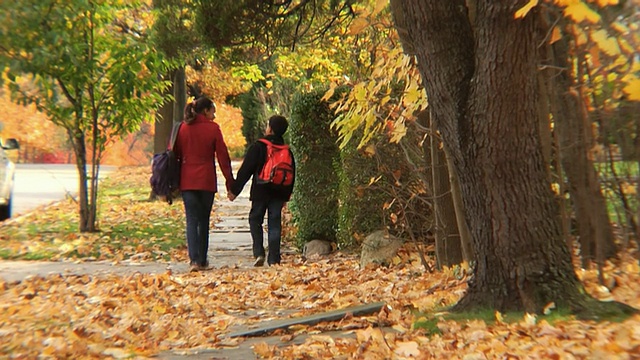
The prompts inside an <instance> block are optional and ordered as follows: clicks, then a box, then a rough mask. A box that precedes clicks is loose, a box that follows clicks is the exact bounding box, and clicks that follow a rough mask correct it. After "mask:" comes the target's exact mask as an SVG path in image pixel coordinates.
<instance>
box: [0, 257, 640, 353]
mask: <svg viewBox="0 0 640 360" xmlns="http://www.w3.org/2000/svg"><path fill="white" fill-rule="evenodd" d="M608 270H609V272H610V273H612V274H615V275H613V276H614V277H615V279H616V283H617V284H618V285H617V287H616V288H615V289H614V290H613V292H612V293H609V292H608V291H605V290H604V289H602V288H600V287H599V286H597V283H596V274H595V272H594V271H585V272H581V273H580V274H581V277H582V279H583V280H584V281H585V283H586V285H587V289H588V290H589V292H590V293H592V294H594V295H595V296H597V297H599V298H601V299H611V298H613V299H616V300H619V301H623V302H626V303H628V304H630V305H632V306H635V307H640V296H639V295H640V269H639V268H638V265H637V263H635V262H628V263H625V264H623V265H622V266H621V267H618V268H617V269H616V270H614V269H608ZM464 289H465V285H464V281H459V280H456V279H455V277H454V276H453V274H452V273H451V272H443V273H434V274H429V273H425V272H424V271H423V269H422V267H421V266H420V262H419V260H418V259H417V258H416V257H414V256H411V255H407V254H403V255H402V257H401V261H398V265H396V266H393V267H391V268H373V267H371V268H366V269H364V270H360V269H359V268H358V261H357V259H356V258H354V257H349V256H344V255H339V256H336V257H333V258H331V259H327V260H322V261H318V262H314V263H303V262H302V261H301V260H300V259H299V258H297V257H295V256H286V257H285V258H284V262H283V265H282V266H279V267H275V268H258V269H249V270H242V269H235V268H224V269H216V270H212V271H208V272H205V273H187V274H170V273H165V274H161V275H143V274H137V273H136V274H133V275H129V276H125V277H119V276H115V275H111V276H106V277H91V276H66V277H63V276H49V277H47V278H39V277H35V278H30V279H27V280H25V281H23V282H21V283H6V282H2V281H0V291H1V292H0V307H1V309H0V325H1V326H0V328H1V330H0V344H1V345H0V355H11V356H17V357H26V358H33V357H36V356H37V355H45V356H53V357H55V358H104V357H106V356H112V357H115V358H123V357H136V356H151V355H154V354H157V353H159V352H160V351H163V350H169V349H193V348H198V347H203V348H221V347H230V346H235V345H237V344H238V342H240V341H242V339H225V338H223V335H224V334H226V333H229V332H231V327H232V326H239V325H251V324H257V323H258V322H261V321H265V320H269V319H274V318H282V317H288V316H303V315H309V314H312V313H318V312H323V311H328V310H335V309H339V308H344V307H348V306H352V305H358V304H361V303H369V302H376V301H384V302H386V303H387V304H388V305H389V306H390V308H389V309H387V310H383V311H381V312H380V313H379V314H377V315H374V316H369V317H363V318H347V319H344V320H342V321H339V322H332V323H323V324H320V325H318V326H313V327H306V326H297V327H295V328H294V329H291V330H289V331H287V332H280V335H281V336H282V339H283V340H289V339H291V338H293V337H295V336H297V335H300V334H312V336H311V337H310V338H308V339H307V341H306V342H305V343H304V344H303V345H297V346H296V345H291V346H288V347H285V348H280V349H277V348H274V347H270V346H268V345H267V344H266V343H260V344H258V345H257V346H255V347H254V351H255V352H256V353H257V354H259V355H261V356H263V357H266V358H269V357H273V358H286V359H336V358H337V359H339V358H343V359H348V358H357V359H371V358H379V359H382V358H387V359H390V358H420V359H422V358H441V359H454V358H458V359H462V358H464V359H492V358H503V359H506V358H512V359H517V358H520V359H525V358H529V359H537V358H555V359H569V358H577V359H616V358H620V359H626V358H633V356H636V357H637V356H640V316H635V317H633V318H630V319H628V320H626V321H624V322H623V323H612V322H602V323H594V322H585V321H577V320H573V319H571V318H568V317H566V316H555V317H554V316H553V310H552V311H551V315H550V317H551V319H553V320H551V319H549V320H546V319H536V318H534V317H532V316H518V317H515V316H511V317H510V320H511V321H507V318H508V317H509V316H507V315H504V316H502V315H498V316H497V317H498V318H502V319H503V322H497V321H488V322H485V321H482V320H471V321H458V322H456V321H453V320H440V321H435V323H436V324H437V331H434V329H430V330H425V329H414V323H416V322H417V323H423V322H428V321H429V320H431V318H432V317H433V315H428V314H429V313H428V312H433V311H434V310H437V309H440V308H442V306H447V305H450V304H452V303H454V302H455V301H456V300H457V299H458V298H459V296H460V295H461V294H462V292H463V291H464ZM494 318H495V317H494ZM380 326H385V327H387V328H389V327H391V328H393V330H394V331H391V330H389V329H387V330H384V331H382V330H380V328H379V327H380ZM323 330H343V331H345V333H352V334H354V335H355V337H354V338H349V337H346V336H345V337H333V338H331V337H328V336H326V335H323V334H322V333H321V331H323ZM430 333H432V334H430ZM632 354H634V355H632Z"/></svg>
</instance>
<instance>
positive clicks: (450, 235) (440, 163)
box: [430, 124, 463, 269]
mask: <svg viewBox="0 0 640 360" xmlns="http://www.w3.org/2000/svg"><path fill="white" fill-rule="evenodd" d="M435 134H436V131H435V126H434V125H433V124H432V125H431V134H430V138H431V141H430V143H431V146H430V152H431V174H432V182H433V184H432V185H433V203H434V209H435V213H434V220H435V224H436V229H435V230H436V231H435V233H436V254H437V257H438V268H439V269H442V267H443V266H447V267H451V266H452V265H456V264H460V263H461V262H462V260H463V258H462V246H461V243H460V235H459V232H458V223H457V220H456V212H455V208H454V205H453V197H452V194H451V185H450V183H449V169H448V168H447V163H446V161H447V160H446V158H445V156H444V151H443V150H442V148H441V147H440V139H438V137H437V136H435Z"/></svg>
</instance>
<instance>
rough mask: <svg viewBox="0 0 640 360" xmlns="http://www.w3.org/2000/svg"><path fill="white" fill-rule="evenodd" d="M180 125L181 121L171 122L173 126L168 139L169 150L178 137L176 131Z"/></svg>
mask: <svg viewBox="0 0 640 360" xmlns="http://www.w3.org/2000/svg"><path fill="white" fill-rule="evenodd" d="M181 125H182V121H180V122H179V123H175V124H173V128H171V139H170V140H169V150H173V147H174V146H175V144H176V139H177V138H178V131H180V126H181Z"/></svg>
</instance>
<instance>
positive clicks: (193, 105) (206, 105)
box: [184, 96, 216, 124]
mask: <svg viewBox="0 0 640 360" xmlns="http://www.w3.org/2000/svg"><path fill="white" fill-rule="evenodd" d="M215 106H216V104H215V103H214V102H213V101H212V100H211V99H209V98H208V97H206V96H202V97H199V98H198V99H197V100H193V101H192V102H190V103H188V104H187V106H185V107H184V122H185V123H187V124H190V123H192V122H193V120H195V119H196V115H197V114H202V113H204V111H205V110H208V109H211V108H212V107H215Z"/></svg>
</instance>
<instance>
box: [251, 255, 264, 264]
mask: <svg viewBox="0 0 640 360" xmlns="http://www.w3.org/2000/svg"><path fill="white" fill-rule="evenodd" d="M263 265H264V256H258V257H257V258H256V261H255V262H254V263H253V266H255V267H258V266H263Z"/></svg>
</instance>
